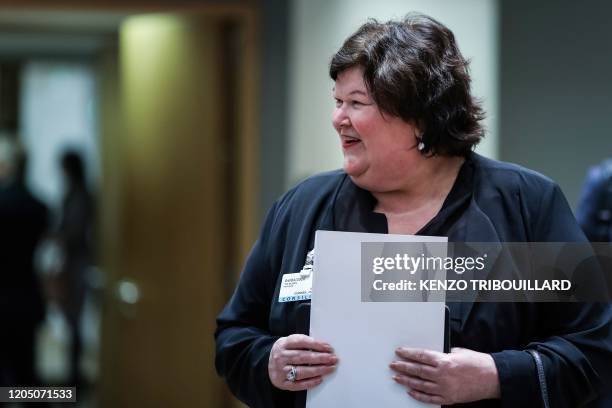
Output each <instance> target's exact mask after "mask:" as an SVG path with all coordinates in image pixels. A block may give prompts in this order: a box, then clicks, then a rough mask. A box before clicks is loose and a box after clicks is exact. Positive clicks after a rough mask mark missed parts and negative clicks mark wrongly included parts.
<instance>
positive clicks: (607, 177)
mask: <svg viewBox="0 0 612 408" xmlns="http://www.w3.org/2000/svg"><path fill="white" fill-rule="evenodd" d="M576 218H577V219H578V223H580V226H581V227H582V230H583V231H584V233H585V235H586V236H587V238H589V240H590V241H593V242H610V241H612V159H607V160H604V161H603V162H602V163H600V164H598V165H596V166H593V167H591V168H590V169H589V172H588V174H587V177H586V180H585V182H584V186H583V187H582V194H581V196H580V201H579V202H578V208H577V210H576Z"/></svg>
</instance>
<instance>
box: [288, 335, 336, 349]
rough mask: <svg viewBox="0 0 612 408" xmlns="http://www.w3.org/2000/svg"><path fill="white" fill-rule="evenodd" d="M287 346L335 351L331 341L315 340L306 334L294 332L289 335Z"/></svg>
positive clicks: (289, 347)
mask: <svg viewBox="0 0 612 408" xmlns="http://www.w3.org/2000/svg"><path fill="white" fill-rule="evenodd" d="M285 348H287V349H292V350H300V349H302V350H303V349H308V350H315V351H321V352H324V353H331V352H333V351H334V349H333V348H332V346H331V345H330V344H329V343H326V342H324V341H320V340H315V339H313V338H312V337H310V336H306V335H304V334H292V335H291V336H288V337H287V340H286V341H285Z"/></svg>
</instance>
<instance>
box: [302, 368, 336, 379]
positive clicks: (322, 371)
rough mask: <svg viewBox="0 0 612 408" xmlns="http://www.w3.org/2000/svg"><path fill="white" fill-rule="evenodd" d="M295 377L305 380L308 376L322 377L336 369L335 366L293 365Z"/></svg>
mask: <svg viewBox="0 0 612 408" xmlns="http://www.w3.org/2000/svg"><path fill="white" fill-rule="evenodd" d="M295 369H296V379H297V380H305V379H308V378H314V377H322V376H324V375H327V374H331V373H332V372H334V370H335V369H336V366H333V365H332V366H327V365H325V366H295Z"/></svg>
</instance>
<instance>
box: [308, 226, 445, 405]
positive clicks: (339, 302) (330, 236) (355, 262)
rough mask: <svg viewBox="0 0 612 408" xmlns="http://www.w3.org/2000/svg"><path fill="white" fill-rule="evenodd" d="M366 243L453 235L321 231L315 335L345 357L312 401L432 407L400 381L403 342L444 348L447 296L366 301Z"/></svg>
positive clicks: (317, 250) (315, 284)
mask: <svg viewBox="0 0 612 408" xmlns="http://www.w3.org/2000/svg"><path fill="white" fill-rule="evenodd" d="M362 242H447V238H446V237H425V236H411V235H391V234H365V233H350V232H335V231H317V233H316V238H315V253H314V269H313V288H312V308H311V315H310V335H311V336H312V337H314V338H316V339H320V340H323V341H326V342H328V343H329V344H331V345H332V347H333V348H334V350H335V353H336V355H337V356H338V358H339V360H340V361H339V363H338V367H337V369H336V371H335V372H334V373H332V374H331V375H328V376H326V377H325V378H324V380H323V383H322V384H321V385H319V386H317V387H315V388H314V389H312V390H310V391H308V394H307V401H306V406H307V407H308V408H338V407H351V408H356V407H384V408H395V407H397V408H400V407H401V408H411V407H432V406H433V405H429V404H423V403H421V402H418V401H416V400H415V399H413V398H412V397H410V395H408V394H407V389H406V388H405V387H404V386H401V385H399V384H397V383H396V382H395V381H394V380H393V379H392V376H393V374H394V372H393V370H391V369H390V368H389V364H390V363H391V362H392V361H394V360H397V359H398V358H397V356H396V355H395V349H396V348H397V347H398V346H409V347H419V348H427V349H431V350H437V351H442V349H443V347H444V311H445V309H444V303H443V302H427V303H419V302H362V301H361V265H360V264H361V243H362Z"/></svg>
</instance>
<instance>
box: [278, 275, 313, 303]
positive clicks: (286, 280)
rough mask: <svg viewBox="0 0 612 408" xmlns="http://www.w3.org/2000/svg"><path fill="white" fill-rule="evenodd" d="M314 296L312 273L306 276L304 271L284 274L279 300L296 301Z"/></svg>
mask: <svg viewBox="0 0 612 408" xmlns="http://www.w3.org/2000/svg"><path fill="white" fill-rule="evenodd" d="M310 298H312V274H309V275H308V276H304V274H302V273H299V272H298V273H286V274H284V275H283V280H282V282H281V287H280V291H279V293H278V301H279V302H296V301H298V300H309V299H310Z"/></svg>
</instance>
